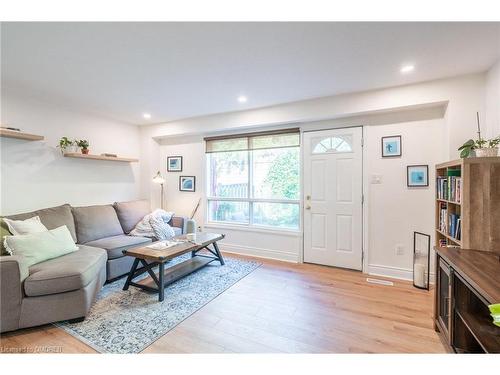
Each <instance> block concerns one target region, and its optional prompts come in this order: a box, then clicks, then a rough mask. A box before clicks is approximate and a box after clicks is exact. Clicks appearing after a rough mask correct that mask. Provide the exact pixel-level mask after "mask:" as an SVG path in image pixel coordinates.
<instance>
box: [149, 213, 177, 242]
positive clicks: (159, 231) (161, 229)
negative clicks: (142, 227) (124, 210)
mask: <svg viewBox="0 0 500 375" xmlns="http://www.w3.org/2000/svg"><path fill="white" fill-rule="evenodd" d="M149 225H151V228H153V232H154V234H155V237H156V238H157V239H158V240H160V241H161V240H168V239H169V238H172V237H173V236H175V232H174V230H173V229H172V227H171V226H170V225H168V224H167V223H166V222H165V221H164V220H163V218H162V217H158V216H153V215H151V217H150V218H149Z"/></svg>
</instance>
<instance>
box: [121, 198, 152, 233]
mask: <svg viewBox="0 0 500 375" xmlns="http://www.w3.org/2000/svg"><path fill="white" fill-rule="evenodd" d="M113 207H114V208H115V210H116V214H117V215H118V220H120V224H121V225H122V228H123V231H124V232H125V233H127V234H128V233H130V231H131V230H132V229H134V228H135V226H136V225H137V223H138V222H139V221H141V220H142V218H143V217H144V216H146V215H147V214H149V213H151V204H150V203H149V201H148V200H147V199H143V200H137V201H130V202H115V203H114V204H113Z"/></svg>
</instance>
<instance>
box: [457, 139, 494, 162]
mask: <svg viewBox="0 0 500 375" xmlns="http://www.w3.org/2000/svg"><path fill="white" fill-rule="evenodd" d="M499 144H500V135H499V136H498V137H496V138H492V139H484V138H479V139H477V140H473V139H469V140H468V141H467V142H465V143H464V144H463V145H462V146H460V147H459V149H458V151H460V157H461V158H468V157H471V156H474V155H473V152H474V154H475V156H477V157H492V156H497V155H498V145H499Z"/></svg>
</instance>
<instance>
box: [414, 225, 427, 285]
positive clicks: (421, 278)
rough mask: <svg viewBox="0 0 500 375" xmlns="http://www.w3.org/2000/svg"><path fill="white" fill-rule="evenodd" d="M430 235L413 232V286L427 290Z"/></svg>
mask: <svg viewBox="0 0 500 375" xmlns="http://www.w3.org/2000/svg"><path fill="white" fill-rule="evenodd" d="M430 261H431V236H429V235H428V234H424V233H420V232H413V286H414V287H416V288H419V289H426V290H429V276H430V273H429V270H430Z"/></svg>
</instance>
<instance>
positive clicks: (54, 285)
mask: <svg viewBox="0 0 500 375" xmlns="http://www.w3.org/2000/svg"><path fill="white" fill-rule="evenodd" d="M78 248H79V249H78V250H77V251H75V252H72V253H70V254H67V255H63V256H61V257H59V258H55V259H51V260H47V261H45V262H42V263H38V264H35V265H33V266H31V267H30V268H29V272H30V275H29V276H28V278H27V279H26V280H25V281H24V292H25V293H26V295H27V296H28V297H34V296H44V295H48V294H57V293H62V292H69V291H72V290H78V289H81V288H83V287H85V286H87V285H88V284H89V283H90V282H91V281H92V280H94V279H95V278H96V277H98V275H99V272H101V270H102V268H103V267H106V251H104V250H103V249H98V248H95V247H90V246H85V245H78Z"/></svg>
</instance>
